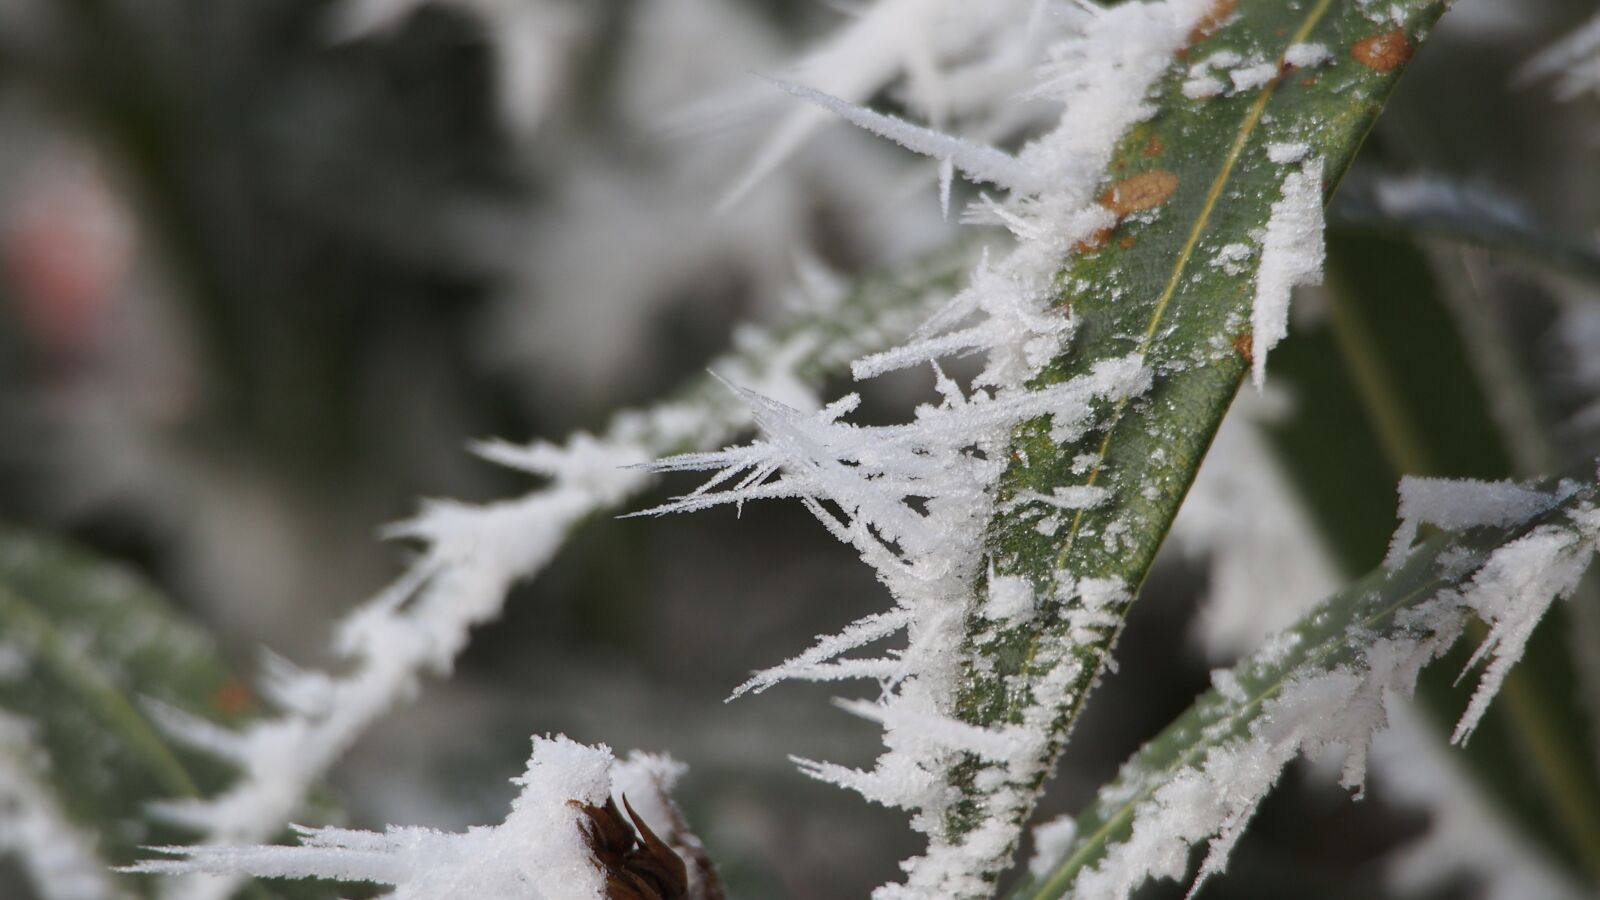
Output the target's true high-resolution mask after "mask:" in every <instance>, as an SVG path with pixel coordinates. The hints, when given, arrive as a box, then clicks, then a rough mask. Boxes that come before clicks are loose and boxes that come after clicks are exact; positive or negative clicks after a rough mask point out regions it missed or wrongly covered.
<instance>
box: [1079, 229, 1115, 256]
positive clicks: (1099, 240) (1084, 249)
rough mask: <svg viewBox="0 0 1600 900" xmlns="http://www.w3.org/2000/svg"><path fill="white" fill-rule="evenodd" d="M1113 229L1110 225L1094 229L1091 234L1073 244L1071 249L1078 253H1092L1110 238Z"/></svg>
mask: <svg viewBox="0 0 1600 900" xmlns="http://www.w3.org/2000/svg"><path fill="white" fill-rule="evenodd" d="M1113 230H1114V229H1113V228H1110V227H1107V228H1101V229H1099V230H1097V231H1095V233H1094V234H1091V235H1089V236H1088V237H1086V238H1084V239H1083V240H1081V241H1079V242H1078V243H1076V244H1074V245H1073V249H1074V250H1077V251H1078V252H1079V253H1093V252H1095V251H1096V250H1099V249H1100V248H1101V247H1104V246H1105V245H1106V242H1107V241H1109V240H1111V232H1112V231H1113Z"/></svg>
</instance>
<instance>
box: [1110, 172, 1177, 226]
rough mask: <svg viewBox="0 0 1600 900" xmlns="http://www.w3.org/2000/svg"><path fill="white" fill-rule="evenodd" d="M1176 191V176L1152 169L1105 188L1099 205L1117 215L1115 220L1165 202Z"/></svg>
mask: <svg viewBox="0 0 1600 900" xmlns="http://www.w3.org/2000/svg"><path fill="white" fill-rule="evenodd" d="M1177 189H1178V176H1176V175H1174V174H1172V173H1171V172H1168V171H1167V170H1165V169H1154V170H1152V171H1149V172H1140V173H1139V174H1137V175H1130V176H1128V177H1127V178H1124V179H1122V180H1121V181H1118V182H1117V183H1116V184H1113V185H1112V186H1111V187H1108V188H1106V190H1105V193H1103V194H1101V195H1100V205H1101V206H1104V207H1105V208H1106V209H1109V210H1111V211H1112V212H1114V213H1116V214H1117V218H1119V219H1120V218H1122V217H1124V216H1127V215H1130V214H1132V213H1136V212H1139V211H1140V210H1145V209H1152V208H1154V207H1157V206H1160V205H1161V204H1163V203H1165V202H1167V198H1169V197H1171V196H1172V192H1173V191H1176V190H1177Z"/></svg>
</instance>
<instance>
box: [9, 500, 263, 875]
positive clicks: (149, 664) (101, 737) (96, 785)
mask: <svg viewBox="0 0 1600 900" xmlns="http://www.w3.org/2000/svg"><path fill="white" fill-rule="evenodd" d="M0 660H3V666H0V668H3V669H4V672H3V674H0V710H3V711H4V714H5V715H6V716H8V717H15V718H16V719H20V720H22V721H25V722H27V723H29V724H30V726H31V727H30V730H31V732H32V738H33V742H34V743H35V744H36V745H37V748H38V749H39V750H40V751H42V756H43V757H44V758H45V760H47V765H45V766H43V767H42V771H41V772H40V775H41V776H42V777H43V780H44V785H43V787H45V788H46V789H47V790H48V792H49V794H50V795H51V796H52V797H53V799H54V801H55V805H56V806H57V807H58V808H59V809H60V810H61V811H62V812H63V813H64V814H65V816H66V818H67V819H68V820H70V821H71V822H73V823H75V824H76V825H77V826H78V828H79V829H80V830H81V831H82V832H83V833H85V834H86V835H89V836H91V838H92V839H93V841H94V842H95V843H96V845H97V847H98V851H99V853H100V855H101V857H102V858H103V859H104V861H105V862H106V863H107V864H109V865H125V864H128V863H132V862H134V861H135V860H136V859H138V858H139V856H140V854H139V852H138V851H139V848H140V847H142V846H146V845H151V844H166V843H182V842H183V841H184V840H186V839H188V838H189V835H188V834H187V833H186V832H183V831H180V830H177V829H173V828H170V827H167V826H164V825H162V824H161V823H159V822H156V821H154V820H153V819H152V818H151V816H150V815H149V814H148V805H149V804H150V803H151V802H152V801H155V800H161V799H169V798H174V797H186V796H196V795H197V794H198V792H200V791H210V790H216V789H218V788H220V787H222V786H223V785H225V784H226V783H227V781H228V779H229V777H230V774H229V770H228V769H227V768H226V767H225V766H223V765H222V764H220V763H218V762H216V761H214V760H211V759H209V758H206V757H204V756H201V755H198V754H196V753H193V752H190V751H188V750H186V749H184V748H181V747H178V746H175V745H174V743H173V742H172V741H170V740H168V738H167V737H166V736H165V735H164V734H163V733H162V731H161V729H160V727H159V726H158V725H157V723H156V722H155V721H154V720H153V719H152V715H151V708H152V704H154V703H159V704H165V705H167V706H170V707H173V708H176V709H179V710H182V711H184V712H187V713H189V714H192V715H196V716H201V717H204V718H207V719H210V720H213V721H217V722H221V723H224V724H231V723H236V722H238V721H240V720H242V718H243V717H244V716H245V715H246V714H247V713H248V712H249V710H250V708H251V706H252V705H253V702H254V701H253V700H252V698H251V694H250V692H249V691H248V690H247V689H246V688H245V686H244V685H243V684H242V683H241V682H240V681H239V680H238V679H237V678H235V677H234V676H233V675H231V674H230V673H229V671H228V669H227V668H226V667H225V666H224V665H223V663H222V662H221V660H220V658H219V657H218V655H217V652H216V648H215V647H214V646H213V644H212V643H211V641H210V640H209V639H208V638H207V637H206V636H205V635H204V634H203V633H201V632H200V631H199V630H197V629H196V628H194V627H193V626H191V625H190V624H188V623H187V622H185V621H184V620H182V619H181V618H180V617H179V616H178V615H176V614H175V612H174V610H173V609H172V607H171V605H170V604H169V603H167V602H166V600H165V599H164V598H163V597H161V596H160V595H158V594H157V593H156V592H155V591H154V590H153V589H152V588H151V587H150V586H149V585H148V584H146V583H144V582H143V581H142V580H140V579H139V578H138V577H136V576H134V575H133V574H131V573H130V572H128V571H127V570H125V569H123V568H121V567H119V566H115V565H111V564H108V563H105V562H103V561H101V560H98V559H95V558H93V557H91V556H89V555H87V554H85V553H82V552H80V551H77V550H74V549H71V548H69V547H67V546H65V545H62V544H59V543H56V542H53V541H49V540H45V539H42V538H37V537H33V536H30V535H27V534H23V533H21V532H18V531H15V530H12V529H4V530H0ZM117 878H118V880H119V882H121V883H124V884H125V885H126V889H128V890H130V891H133V892H135V893H138V894H140V895H143V896H154V882H153V881H152V880H151V879H149V878H146V877H142V876H137V877H136V876H128V875H122V876H117ZM257 890H258V889H257Z"/></svg>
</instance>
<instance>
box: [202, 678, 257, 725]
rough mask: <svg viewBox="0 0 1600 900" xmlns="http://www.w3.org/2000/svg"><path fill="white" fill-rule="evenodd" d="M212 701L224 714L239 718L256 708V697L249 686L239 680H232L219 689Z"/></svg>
mask: <svg viewBox="0 0 1600 900" xmlns="http://www.w3.org/2000/svg"><path fill="white" fill-rule="evenodd" d="M211 701H212V702H213V703H215V704H216V706H217V709H218V710H220V711H221V712H223V713H224V714H226V715H230V716H237V715H240V714H242V713H247V712H249V711H250V710H252V709H254V708H255V705H256V695H255V692H254V691H252V690H250V686H249V685H248V684H245V683H244V682H243V681H240V680H239V679H237V678H230V679H228V681H227V683H226V684H224V685H223V686H222V687H219V688H217V692H216V694H214V695H213V696H212V698H211Z"/></svg>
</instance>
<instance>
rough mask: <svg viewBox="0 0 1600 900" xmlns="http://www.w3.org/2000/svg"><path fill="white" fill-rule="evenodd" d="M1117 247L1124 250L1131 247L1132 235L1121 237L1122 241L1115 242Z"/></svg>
mask: <svg viewBox="0 0 1600 900" xmlns="http://www.w3.org/2000/svg"><path fill="white" fill-rule="evenodd" d="M1117 246H1119V247H1121V248H1122V249H1124V250H1126V249H1128V248H1129V247H1132V246H1133V235H1131V234H1125V235H1123V236H1122V240H1120V241H1117Z"/></svg>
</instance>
